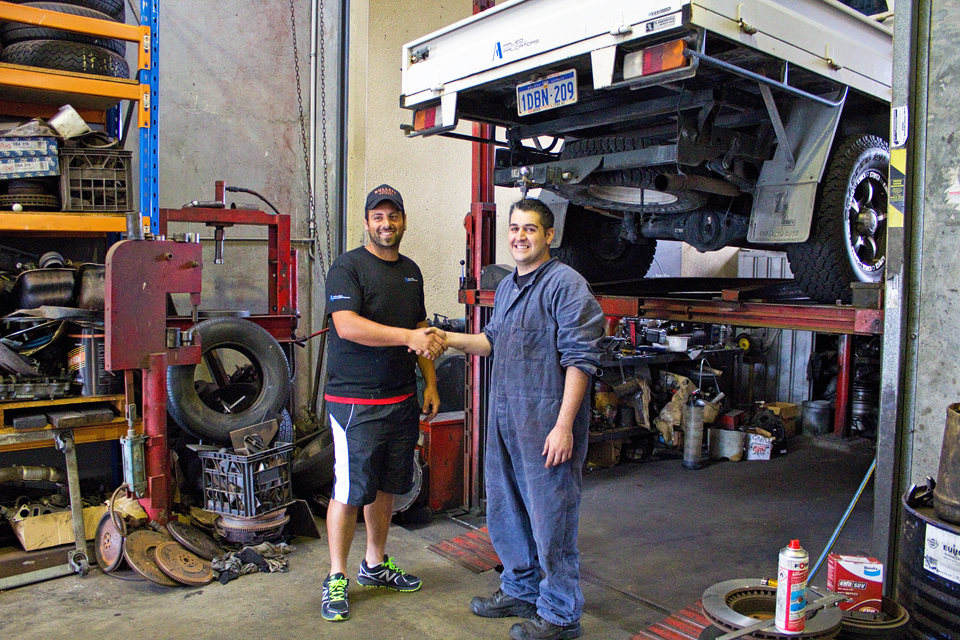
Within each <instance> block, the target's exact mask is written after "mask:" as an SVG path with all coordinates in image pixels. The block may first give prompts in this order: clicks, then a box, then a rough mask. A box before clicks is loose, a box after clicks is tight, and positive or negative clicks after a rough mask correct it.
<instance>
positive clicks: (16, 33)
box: [0, 2, 127, 56]
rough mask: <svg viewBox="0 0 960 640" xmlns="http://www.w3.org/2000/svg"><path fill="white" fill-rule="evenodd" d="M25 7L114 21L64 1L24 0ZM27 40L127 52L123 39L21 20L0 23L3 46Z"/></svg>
mask: <svg viewBox="0 0 960 640" xmlns="http://www.w3.org/2000/svg"><path fill="white" fill-rule="evenodd" d="M23 5H24V6H25V7H34V8H35V9H46V10H48V11H57V12H59V13H67V14H70V15H73V16H83V17H85V18H96V19H98V20H107V21H114V20H113V18H111V17H110V16H108V15H107V14H105V13H101V12H99V11H94V10H93V9H87V8H86V7H76V6H74V5H71V4H66V3H64V2H24V3H23ZM27 40H60V41H63V42H81V43H83V44H89V45H93V46H96V47H102V48H104V49H109V50H110V51H113V52H114V53H116V54H118V55H121V56H123V55H125V54H126V52H127V43H126V41H124V40H117V39H116V38H102V37H99V36H90V35H85V34H82V33H74V32H73V31H63V30H62V29H51V28H49V27H35V26H33V25H31V24H26V23H23V22H3V23H0V42H2V43H3V44H4V46H9V45H11V44H16V43H18V42H25V41H27Z"/></svg>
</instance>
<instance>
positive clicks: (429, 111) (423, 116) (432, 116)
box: [413, 105, 442, 131]
mask: <svg viewBox="0 0 960 640" xmlns="http://www.w3.org/2000/svg"><path fill="white" fill-rule="evenodd" d="M440 124H442V120H441V118H440V105H436V106H433V107H428V108H426V109H423V110H422V111H417V112H416V113H415V114H414V116H413V130H414V131H426V130H427V129H433V128H434V127H437V126H439V125H440Z"/></svg>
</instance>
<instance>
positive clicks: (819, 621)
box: [703, 579, 842, 640]
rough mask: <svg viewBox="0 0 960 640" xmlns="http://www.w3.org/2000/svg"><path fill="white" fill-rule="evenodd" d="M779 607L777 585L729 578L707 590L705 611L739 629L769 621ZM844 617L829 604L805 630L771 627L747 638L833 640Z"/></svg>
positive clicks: (715, 620) (716, 620) (717, 621)
mask: <svg viewBox="0 0 960 640" xmlns="http://www.w3.org/2000/svg"><path fill="white" fill-rule="evenodd" d="M776 610H777V589H776V587H770V586H767V585H765V584H763V582H762V581H760V580H753V579H749V580H748V579H742V580H728V581H726V582H720V583H717V584H715V585H713V586H712V587H710V588H709V589H707V590H706V591H704V592H703V612H704V613H705V614H706V615H707V618H709V619H710V621H711V622H712V623H713V624H714V625H716V626H717V627H720V628H721V629H724V630H726V631H739V630H740V629H743V628H744V627H749V626H751V625H754V624H756V623H757V622H760V621H761V620H769V619H771V618H773V617H774V615H775V613H776ZM841 617H842V614H841V612H840V609H839V608H837V607H827V608H826V609H818V610H816V611H813V612H811V613H809V614H808V615H807V621H806V624H805V625H804V630H803V631H802V632H801V633H789V634H788V633H781V632H779V631H777V629H776V627H773V626H771V627H768V628H766V629H758V630H757V631H754V632H753V633H751V634H749V635H747V636H744V637H745V638H754V639H755V640H783V639H784V638H796V639H798V640H830V639H831V638H833V637H834V636H836V635H837V634H838V633H840V619H841Z"/></svg>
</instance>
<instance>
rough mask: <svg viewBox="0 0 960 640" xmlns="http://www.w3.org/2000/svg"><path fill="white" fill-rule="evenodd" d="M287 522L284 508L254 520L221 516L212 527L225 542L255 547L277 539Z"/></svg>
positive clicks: (287, 516)
mask: <svg viewBox="0 0 960 640" xmlns="http://www.w3.org/2000/svg"><path fill="white" fill-rule="evenodd" d="M288 522H290V516H289V515H287V510H286V509H285V508H284V509H278V510H276V511H273V512H271V513H265V514H264V515H262V516H258V517H256V518H240V517H237V516H228V515H221V516H220V517H218V518H217V520H216V523H215V525H214V526H215V527H216V529H217V533H218V534H220V536H221V537H222V538H223V539H224V540H226V541H227V542H230V543H232V544H242V545H257V544H260V543H261V542H269V541H272V540H276V539H277V538H279V537H280V535H281V534H282V533H283V527H284V526H286V524H287V523H288Z"/></svg>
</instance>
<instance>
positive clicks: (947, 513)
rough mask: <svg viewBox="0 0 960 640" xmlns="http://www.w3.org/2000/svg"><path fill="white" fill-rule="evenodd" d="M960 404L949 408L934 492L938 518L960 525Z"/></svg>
mask: <svg viewBox="0 0 960 640" xmlns="http://www.w3.org/2000/svg"><path fill="white" fill-rule="evenodd" d="M958 410H960V404H952V405H950V406H949V407H947V424H946V426H945V427H944V429H943V446H942V447H941V448H940V467H939V469H938V472H937V486H936V487H935V488H934V490H933V508H934V509H935V510H936V512H937V517H938V518H941V519H942V520H946V521H947V522H949V523H951V524H960V411H958Z"/></svg>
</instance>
